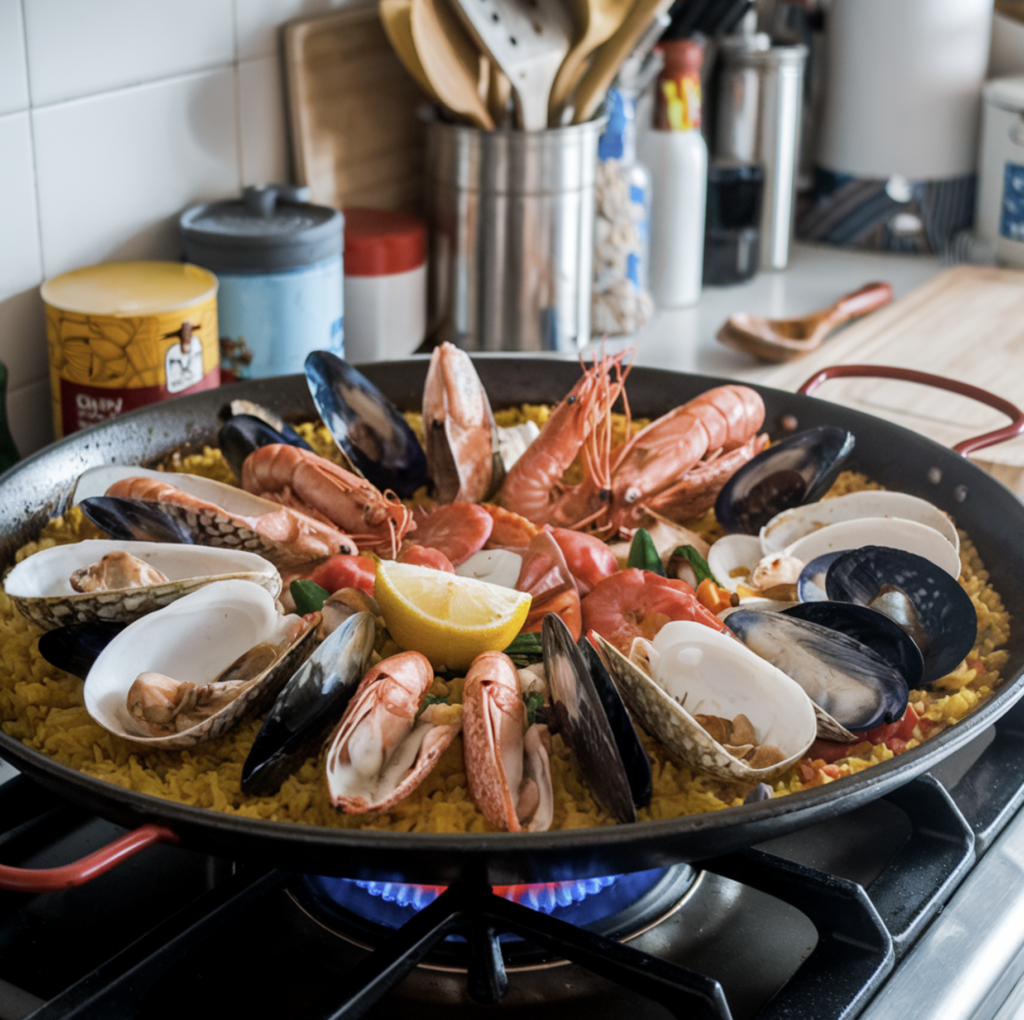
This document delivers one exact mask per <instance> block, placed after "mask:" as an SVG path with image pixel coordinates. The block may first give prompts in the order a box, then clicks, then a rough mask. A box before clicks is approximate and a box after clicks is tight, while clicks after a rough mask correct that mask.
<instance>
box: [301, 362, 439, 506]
mask: <svg viewBox="0 0 1024 1020" xmlns="http://www.w3.org/2000/svg"><path fill="white" fill-rule="evenodd" d="M306 383H307V384H308V386H309V392H310V394H311V395H312V397H313V402H314V403H315V404H316V408H317V411H319V412H320V417H321V418H322V419H323V422H324V424H325V425H326V426H327V428H328V430H329V431H330V433H331V435H332V436H333V437H334V441H335V442H336V443H337V444H338V447H339V448H340V449H341V451H342V453H344V454H345V456H346V457H347V458H348V459H349V461H350V462H351V463H352V465H353V466H354V467H355V468H356V470H357V471H358V472H360V473H361V474H362V475H364V476H365V477H366V478H367V479H368V480H369V481H370V482H372V483H373V484H374V485H375V486H376V487H377V488H378V489H380V490H381V491H382V492H383V491H385V490H388V489H391V490H392V491H393V492H395V493H397V494H398V495H399V496H401V497H403V498H406V497H409V496H412V494H413V493H414V492H415V491H416V490H417V489H418V488H419V487H420V486H421V485H423V484H424V483H425V482H426V480H427V460H426V456H425V455H424V453H423V448H422V447H421V446H420V443H419V440H418V439H417V438H416V435H415V433H414V432H413V431H412V429H411V428H409V425H408V424H407V423H406V420H405V418H404V417H403V416H402V413H401V411H399V410H398V408H396V407H395V405H394V404H392V403H391V401H390V400H388V398H387V397H386V396H384V394H383V393H381V391H380V390H378V389H377V387H376V386H374V385H373V383H371V382H370V380H369V379H367V378H366V377H365V376H364V375H363V374H362V373H361V372H357V371H356V369H354V368H353V367H352V366H351V365H350V364H348V362H346V361H342V360H341V358H339V357H337V356H336V355H334V354H331V353H330V352H329V351H313V353H312V354H310V355H309V357H307V358H306Z"/></svg>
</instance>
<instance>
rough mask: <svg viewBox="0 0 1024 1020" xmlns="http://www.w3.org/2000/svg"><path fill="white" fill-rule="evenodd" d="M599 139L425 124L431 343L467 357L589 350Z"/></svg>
mask: <svg viewBox="0 0 1024 1020" xmlns="http://www.w3.org/2000/svg"><path fill="white" fill-rule="evenodd" d="M603 130H604V121H603V120H594V121H589V122H588V123H586V124H578V125H573V126H571V127H563V128H554V129H552V130H549V131H536V132H526V131H481V130H478V129H476V128H469V127H461V126H457V125H452V124H444V123H441V122H435V123H432V124H430V125H429V128H428V134H427V178H428V180H427V202H428V210H429V213H428V214H429V219H430V228H431V240H430V284H429V294H430V331H431V335H432V336H434V337H435V338H437V339H438V340H449V341H451V342H452V343H454V344H457V345H458V346H459V347H462V348H465V349H466V350H471V351H501V350H503V351H508V350H513V351H575V350H578V349H579V348H580V347H582V346H583V345H584V344H585V343H587V342H588V341H589V339H590V289H591V276H592V266H593V249H594V243H593V236H594V177H595V170H596V166H597V140H598V138H599V137H600V135H601V132H602V131H603Z"/></svg>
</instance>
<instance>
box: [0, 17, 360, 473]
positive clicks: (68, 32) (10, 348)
mask: <svg viewBox="0 0 1024 1020" xmlns="http://www.w3.org/2000/svg"><path fill="white" fill-rule="evenodd" d="M362 2H366V0H88V2H85V3H83V2H82V0H0V195H2V199H0V361H2V362H3V363H4V364H5V365H6V366H7V368H8V372H9V381H8V419H9V421H10V425H11V431H12V433H13V434H14V439H15V441H16V442H17V444H18V449H19V450H20V451H21V453H22V454H23V455H24V454H28V453H31V452H33V451H34V450H37V449H38V448H39V447H40V446H43V445H44V444H46V443H47V442H49V441H50V440H51V439H52V423H51V417H50V385H49V378H48V374H47V353H46V333H45V328H44V321H43V307H42V302H41V301H40V298H39V285H40V284H41V283H42V282H43V280H45V279H46V278H47V277H50V276H54V275H56V274H57V273H63V272H66V271H67V270H69V269H74V268H77V267H79V266H84V265H89V264H91V263H94V262H102V261H108V260H111V259H119V258H129V259H137V258H170V259H176V258H178V257H179V256H180V252H179V250H178V243H177V233H176V229H177V228H176V219H177V215H178V213H180V212H181V210H182V209H184V208H185V207H186V206H188V205H192V204H193V203H195V202H203V201H210V200H212V199H217V198H228V197H231V196H234V195H236V194H238V192H239V191H240V189H241V188H242V187H243V186H244V185H246V184H260V183H268V182H277V181H282V180H284V181H287V180H288V179H289V177H290V159H289V154H288V138H287V127H286V116H285V93H284V83H283V79H284V75H283V62H282V58H281V26H282V25H284V24H285V23H287V22H288V21H292V20H294V19H297V18H303V17H310V16H315V15H317V14H321V13H325V12H327V11H329V10H331V9H332V8H337V7H342V6H353V5H355V4H358V3H362Z"/></svg>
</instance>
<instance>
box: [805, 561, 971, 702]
mask: <svg viewBox="0 0 1024 1020" xmlns="http://www.w3.org/2000/svg"><path fill="white" fill-rule="evenodd" d="M825 590H826V592H827V594H828V597H829V598H830V599H834V600H835V601H837V602H856V603H857V604H858V605H861V606H871V607H872V608H873V609H877V610H878V611H879V612H881V613H884V614H885V615H886V616H888V617H889V618H890V619H893V620H895V621H896V623H898V624H899V625H900V626H901V627H902V628H903V629H904V630H905V631H907V633H908V634H910V636H911V637H912V638H913V639H914V642H915V643H916V644H917V646H918V647H919V648H920V649H921V654H922V655H923V656H924V675H923V676H922V679H921V682H922V683H926V684H928V683H932V682H933V681H935V680H938V679H939V678H940V677H944V676H945V675H946V674H947V673H950V672H951V671H952V670H954V669H956V667H957V666H959V665H960V663H961V662H962V661H963V659H964V656H966V655H967V654H968V652H970V650H971V649H972V648H973V647H974V642H975V640H977V636H978V614H977V613H976V612H975V609H974V604H973V603H972V602H971V597H970V596H969V595H968V594H967V592H966V591H964V589H963V588H962V587H961V586H960V582H959V581H957V580H956V579H955V578H953V577H952V576H950V575H949V574H947V573H946V571H945V570H943V569H942V568H941V567H938V566H936V565H935V564H934V563H932V562H931V560H926V559H925V558H924V557H923V556H915V555H914V554H913V553H909V552H904V551H903V550H902V549H890V548H888V547H886V546H881V545H866V546H863V547H862V548H860V549H852V550H850V552H847V553H844V554H843V555H842V556H840V557H838V558H837V559H836V561H835V563H833V564H832V566H831V567H829V570H828V575H827V576H826V578H825Z"/></svg>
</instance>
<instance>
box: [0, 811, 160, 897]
mask: <svg viewBox="0 0 1024 1020" xmlns="http://www.w3.org/2000/svg"><path fill="white" fill-rule="evenodd" d="M178 841H179V840H178V834H177V833H176V832H174V831H173V830H171V829H168V828H166V827H165V826H163V825H141V826H139V828H137V829H133V830H132V831H131V832H126V833H125V834H124V835H123V836H121V837H120V839H115V840H114V842H113V843H108V844H107V845H106V846H105V847H102V848H101V849H99V850H97V851H96V852H95V853H91V854H89V856H88V857H83V858H82V859H81V860H80V861H75V862H74V864H64V865H62V866H61V867H59V868H13V867H10V866H8V865H6V864H0V889H7V890H9V891H11V892H25V893H48V892H60V891H61V890H63V889H74V888H75V886H78V885H85V883H86V882H91V881H92V880H93V879H94V878H99V876H100V875H102V874H104V873H105V872H107V871H110V869H111V868H115V867H117V865H118V864H120V863H121V862H122V861H126V860H128V858H129V857H134V856H135V855H136V854H137V853H138V852H139V851H140V850H145V849H146V847H148V846H153V844H154V843H177V842H178Z"/></svg>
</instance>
